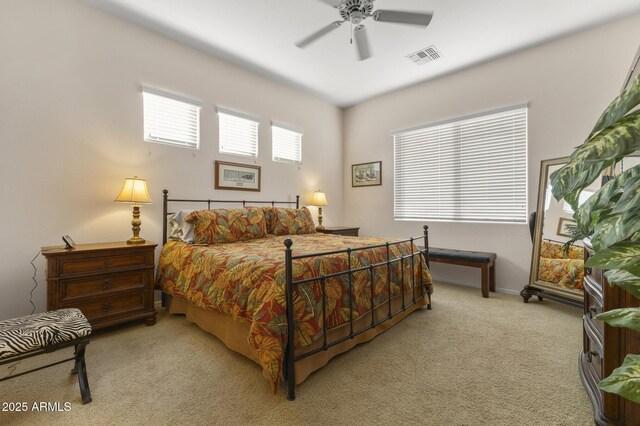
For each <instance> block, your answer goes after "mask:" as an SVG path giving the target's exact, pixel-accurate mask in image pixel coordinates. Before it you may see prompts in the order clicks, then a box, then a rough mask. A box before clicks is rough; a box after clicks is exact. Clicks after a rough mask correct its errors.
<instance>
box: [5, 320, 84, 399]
mask: <svg viewBox="0 0 640 426" xmlns="http://www.w3.org/2000/svg"><path fill="white" fill-rule="evenodd" d="M90 334H91V325H90V324H89V322H88V321H87V319H86V318H85V316H84V315H82V312H80V310H79V309H75V308H70V309H59V310H57V311H50V312H44V313H41V314H34V315H27V316H24V317H20V318H13V319H8V320H4V321H0V365H4V364H10V363H15V362H18V361H20V360H23V359H26V358H31V357H33V356H37V355H41V354H44V353H49V352H53V351H56V350H58V349H62V348H66V347H69V346H74V347H75V353H74V356H73V357H72V358H67V359H63V360H62V361H58V362H54V363H52V364H47V365H44V366H42V367H38V368H33V369H31V370H28V371H24V372H21V373H19V374H13V375H12V374H9V375H8V376H6V377H3V378H0V382H2V381H5V380H9V379H13V378H16V377H19V376H22V375H23V374H27V373H31V372H34V371H38V370H42V369H43V368H47V367H52V366H54V365H58V364H61V363H63V362H67V361H75V368H74V369H73V370H71V372H72V373H77V374H78V383H79V384H80V396H81V397H82V403H83V404H86V403H88V402H91V392H90V390H89V381H88V380H87V368H86V364H85V360H84V351H85V347H86V346H87V345H88V344H89V335H90Z"/></svg>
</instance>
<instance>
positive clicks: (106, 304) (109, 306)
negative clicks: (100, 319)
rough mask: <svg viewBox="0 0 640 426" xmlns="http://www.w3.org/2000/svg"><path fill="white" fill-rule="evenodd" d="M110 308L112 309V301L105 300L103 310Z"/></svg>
mask: <svg viewBox="0 0 640 426" xmlns="http://www.w3.org/2000/svg"><path fill="white" fill-rule="evenodd" d="M110 309H111V303H109V302H104V303H103V304H102V310H103V311H108V310H110Z"/></svg>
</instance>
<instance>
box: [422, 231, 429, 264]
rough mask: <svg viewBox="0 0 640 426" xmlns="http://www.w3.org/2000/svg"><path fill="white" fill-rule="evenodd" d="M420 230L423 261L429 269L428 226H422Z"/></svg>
mask: <svg viewBox="0 0 640 426" xmlns="http://www.w3.org/2000/svg"><path fill="white" fill-rule="evenodd" d="M422 228H423V229H424V260H425V262H427V268H429V267H430V265H429V225H424V226H423V227H422Z"/></svg>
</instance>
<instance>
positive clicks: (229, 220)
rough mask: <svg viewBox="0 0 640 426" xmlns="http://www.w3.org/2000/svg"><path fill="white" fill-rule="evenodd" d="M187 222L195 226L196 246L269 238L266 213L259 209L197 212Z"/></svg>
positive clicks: (187, 218) (186, 219)
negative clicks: (265, 218)
mask: <svg viewBox="0 0 640 426" xmlns="http://www.w3.org/2000/svg"><path fill="white" fill-rule="evenodd" d="M185 221H187V222H189V223H192V224H193V230H194V235H195V238H194V242H195V243H196V244H218V243H233V242H236V241H246V240H253V239H256V238H265V237H266V236H267V228H266V222H265V220H264V212H263V211H262V209H261V208H259V207H245V208H241V209H216V210H196V211H193V212H191V213H189V215H188V216H187V217H186V218H185Z"/></svg>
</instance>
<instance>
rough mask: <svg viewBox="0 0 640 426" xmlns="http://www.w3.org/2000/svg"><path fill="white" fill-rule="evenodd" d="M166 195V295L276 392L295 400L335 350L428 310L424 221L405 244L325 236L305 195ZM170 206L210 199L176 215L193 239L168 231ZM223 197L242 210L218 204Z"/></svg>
mask: <svg viewBox="0 0 640 426" xmlns="http://www.w3.org/2000/svg"><path fill="white" fill-rule="evenodd" d="M163 192H164V200H163V218H164V220H163V224H164V227H163V229H164V233H163V248H162V251H161V254H160V259H159V261H158V269H157V275H156V283H157V285H158V287H159V288H160V289H161V290H162V292H163V302H166V304H167V305H168V306H169V310H170V312H172V313H178V314H184V315H186V317H187V319H188V320H189V321H192V322H194V323H196V324H197V325H198V326H200V327H201V328H202V329H204V330H206V331H208V332H210V333H212V334H214V335H215V336H217V337H218V338H220V340H222V341H223V342H224V343H225V344H226V345H227V346H228V347H229V348H231V349H232V350H234V351H237V352H239V353H241V354H243V355H245V356H247V357H248V358H250V359H252V360H253V361H255V362H256V363H258V365H260V366H261V367H262V372H263V375H264V376H265V378H267V379H268V380H269V381H270V382H271V385H272V389H273V390H274V392H276V391H277V387H278V384H279V383H284V384H286V387H287V397H288V399H290V400H293V399H295V390H296V389H295V386H296V384H300V383H301V382H302V381H303V380H304V379H305V378H306V377H308V376H309V374H311V373H312V372H313V371H315V370H317V369H319V368H321V367H322V366H324V365H325V364H326V363H327V362H328V361H329V360H330V359H331V358H332V357H334V356H336V355H338V354H340V353H342V352H345V351H347V350H349V349H350V348H351V347H353V346H355V345H356V344H359V343H362V342H365V341H368V340H370V339H372V338H374V337H375V336H376V335H378V334H380V333H382V332H384V331H386V330H387V329H389V328H390V327H392V326H393V325H395V324H396V323H397V322H399V321H400V320H401V319H402V318H404V317H406V316H407V315H409V314H410V313H411V312H413V311H415V310H417V309H419V308H421V307H426V308H427V309H430V308H431V299H430V295H431V292H432V284H431V276H430V274H429V270H428V265H427V259H428V233H427V226H426V225H425V226H424V227H423V229H424V230H423V234H422V235H420V236H419V237H412V238H409V239H406V240H399V241H387V240H385V239H381V238H363V237H349V236H339V235H327V234H320V233H315V225H313V219H312V218H311V215H310V213H309V212H308V210H307V209H306V208H304V207H303V208H299V197H296V201H284V202H277V201H225V200H185V199H169V198H168V191H167V190H164V191H163ZM169 203H171V205H172V206H173V205H174V204H176V203H179V204H185V203H190V204H191V205H193V204H194V203H200V204H202V203H205V204H206V209H201V210H195V211H194V212H186V213H181V212H183V210H179V211H178V212H174V213H172V214H171V216H172V217H174V218H175V217H180V216H182V215H184V216H185V218H186V219H188V221H189V222H190V225H191V226H192V228H193V230H194V235H192V236H190V237H189V238H188V239H186V241H187V242H185V240H181V239H177V240H170V239H169V238H168V234H169V232H168V228H169V227H168V223H167V220H168V218H169V217H170V214H169ZM218 203H223V204H225V205H231V204H233V203H238V204H241V205H242V207H238V208H232V209H229V208H216V209H212V205H216V204H218ZM282 205H284V206H286V207H277V206H282ZM294 206H295V207H294ZM289 219H291V220H289ZM238 223H239V225H238ZM283 224H284V225H285V226H283ZM175 225H176V224H174V231H175V229H176V226H175ZM236 225H237V226H236ZM181 226H183V224H178V226H177V228H178V229H179V228H180V227H181ZM234 226H235V228H234ZM230 228H233V229H234V230H233V232H229V229H230ZM181 231H182V232H183V234H185V235H186V233H187V232H189V231H187V230H185V229H181ZM267 231H271V232H267ZM178 233H179V234H180V232H178ZM415 242H418V243H421V244H423V245H424V249H419V248H418V246H417V244H416V243H415ZM289 324H293V326H292V327H289Z"/></svg>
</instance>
